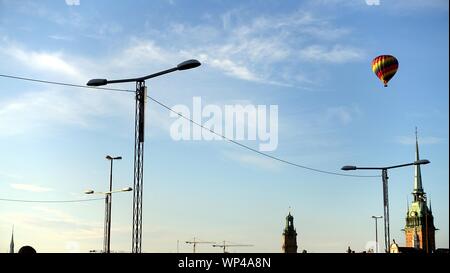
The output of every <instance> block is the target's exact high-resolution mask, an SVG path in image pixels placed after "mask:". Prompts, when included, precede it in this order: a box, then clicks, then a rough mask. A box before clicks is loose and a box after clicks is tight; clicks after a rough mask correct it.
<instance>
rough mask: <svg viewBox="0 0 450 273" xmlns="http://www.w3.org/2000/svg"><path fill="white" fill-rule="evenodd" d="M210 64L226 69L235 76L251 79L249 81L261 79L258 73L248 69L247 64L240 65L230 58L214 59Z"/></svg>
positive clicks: (226, 71) (227, 72)
mask: <svg viewBox="0 0 450 273" xmlns="http://www.w3.org/2000/svg"><path fill="white" fill-rule="evenodd" d="M209 64H210V65H211V66H212V67H216V68H219V69H221V70H223V71H225V73H226V74H228V75H231V76H235V77H237V78H239V79H243V80H249V81H261V80H260V79H259V78H258V77H257V76H256V75H254V74H253V73H252V72H250V71H249V70H248V68H247V67H245V66H239V65H237V64H235V63H234V62H233V61H231V60H229V59H223V60H218V59H213V60H212V61H211V62H209Z"/></svg>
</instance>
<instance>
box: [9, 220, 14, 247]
mask: <svg viewBox="0 0 450 273" xmlns="http://www.w3.org/2000/svg"><path fill="white" fill-rule="evenodd" d="M9 253H14V225H13V227H12V233H11V243H10V244H9Z"/></svg>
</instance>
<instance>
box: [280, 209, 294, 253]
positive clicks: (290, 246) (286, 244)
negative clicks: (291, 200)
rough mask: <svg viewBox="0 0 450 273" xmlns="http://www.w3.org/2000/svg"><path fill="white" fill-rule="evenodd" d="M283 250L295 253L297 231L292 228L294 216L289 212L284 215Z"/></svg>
mask: <svg viewBox="0 0 450 273" xmlns="http://www.w3.org/2000/svg"><path fill="white" fill-rule="evenodd" d="M283 252H284V253H297V231H296V230H295V228H294V217H293V216H292V215H291V212H289V214H288V216H286V227H285V228H284V232H283Z"/></svg>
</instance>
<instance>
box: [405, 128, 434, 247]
mask: <svg viewBox="0 0 450 273" xmlns="http://www.w3.org/2000/svg"><path fill="white" fill-rule="evenodd" d="M419 159H420V158H419V142H418V140H417V128H416V161H417V160H419ZM412 195H413V197H414V200H413V202H412V203H411V205H410V206H409V209H408V212H407V215H406V225H405V237H406V247H413V248H417V249H422V250H423V251H425V252H426V253H433V252H434V251H435V250H436V245H435V240H434V233H435V230H436V228H435V227H434V219H433V213H432V211H431V204H430V206H429V207H428V205H427V198H426V193H425V192H424V190H423V187H422V174H421V172H420V165H415V170H414V190H413V192H412Z"/></svg>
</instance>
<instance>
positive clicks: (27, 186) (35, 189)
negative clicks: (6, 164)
mask: <svg viewBox="0 0 450 273" xmlns="http://www.w3.org/2000/svg"><path fill="white" fill-rule="evenodd" d="M10 186H11V188H13V189H16V190H22V191H31V192H49V191H53V189H52V188H46V187H41V186H37V185H32V184H10Z"/></svg>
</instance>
